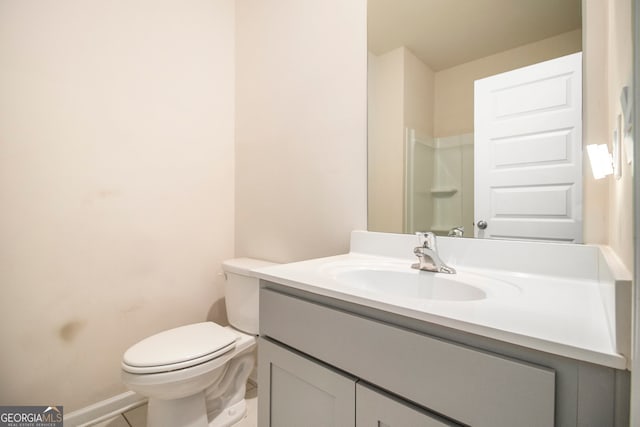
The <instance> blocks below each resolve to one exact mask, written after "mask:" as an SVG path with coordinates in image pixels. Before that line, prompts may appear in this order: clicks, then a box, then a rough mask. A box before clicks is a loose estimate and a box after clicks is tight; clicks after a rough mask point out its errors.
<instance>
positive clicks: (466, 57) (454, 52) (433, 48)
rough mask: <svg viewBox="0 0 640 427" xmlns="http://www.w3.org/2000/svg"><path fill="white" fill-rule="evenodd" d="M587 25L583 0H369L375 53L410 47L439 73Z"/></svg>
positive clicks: (372, 41)
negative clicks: (498, 23) (582, 12)
mask: <svg viewBox="0 0 640 427" xmlns="http://www.w3.org/2000/svg"><path fill="white" fill-rule="evenodd" d="M452 6H453V7H452ZM496 19H499V20H500V21H502V22H501V24H500V25H496ZM581 26H582V21H581V0H535V1H527V0H368V44H369V50H370V51H371V52H373V53H374V54H376V55H380V54H382V53H385V52H388V51H390V50H392V49H395V48H396V47H399V46H403V45H404V46H406V47H407V48H409V50H411V51H412V52H413V53H414V54H415V55H416V56H418V57H419V58H420V59H421V60H422V61H423V62H424V63H425V64H427V65H429V67H430V68H431V69H432V70H433V71H439V70H443V69H446V68H450V67H453V66H455V65H458V64H462V63H465V62H469V61H473V60H475V59H478V58H482V57H485V56H488V55H491V54H494V53H497V52H502V51H505V50H507V49H512V48H514V47H518V46H521V45H524V44H527V43H532V42H534V41H538V40H541V39H545V38H548V37H553V36H555V35H558V34H561V33H565V32H567V31H572V30H576V29H578V28H580V27H581ZM479 34H481V35H482V37H478V35H479Z"/></svg>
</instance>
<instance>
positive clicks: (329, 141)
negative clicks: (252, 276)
mask: <svg viewBox="0 0 640 427" xmlns="http://www.w3.org/2000/svg"><path fill="white" fill-rule="evenodd" d="M236 6H237V8H236V13H237V28H236V57H237V62H236V69H237V80H236V101H237V111H236V228H235V230H236V234H235V236H236V254H237V255H242V256H251V257H258V258H264V259H268V260H272V261H280V262H282V261H293V260H301V259H306V258H313V257H318V256H323V255H330V254H336V253H341V252H345V251H347V250H348V247H349V233H350V231H351V230H353V229H364V228H365V227H366V221H367V220H366V210H367V206H366V194H367V187H366V185H367V183H366V180H367V165H366V160H367V152H366V144H367V141H366V129H367V122H366V120H367V104H366V97H367V83H366V82H367V78H366V75H367V74H366V73H367V51H366V31H367V30H366V1H365V0H354V1H346V2H345V1H342V0H327V1H311V0H306V1H301V0H272V1H268V2H265V1H262V0H238V1H237V2H236Z"/></svg>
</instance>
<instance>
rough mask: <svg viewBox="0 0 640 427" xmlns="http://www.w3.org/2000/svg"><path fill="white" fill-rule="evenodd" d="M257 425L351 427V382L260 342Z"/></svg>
mask: <svg viewBox="0 0 640 427" xmlns="http://www.w3.org/2000/svg"><path fill="white" fill-rule="evenodd" d="M258 383H259V384H260V386H259V387H258V424H259V425H260V426H263V427H300V426H305V427H316V426H317V427H332V426H335V427H352V426H353V425H354V422H355V379H354V378H352V377H348V376H345V375H343V374H341V373H338V372H337V371H335V370H333V369H331V368H329V367H326V366H324V365H321V364H319V363H316V362H314V361H312V360H311V359H308V358H306V357H304V356H302V355H300V354H298V353H294V352H293V351H290V350H288V349H285V348H283V347H281V346H279V345H277V344H274V343H272V342H270V341H268V340H266V339H264V338H260V339H259V345H258Z"/></svg>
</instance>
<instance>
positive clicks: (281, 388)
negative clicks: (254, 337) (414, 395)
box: [258, 338, 456, 427]
mask: <svg viewBox="0 0 640 427" xmlns="http://www.w3.org/2000/svg"><path fill="white" fill-rule="evenodd" d="M259 347H260V363H259V366H260V384H261V388H260V390H261V391H262V390H269V393H263V394H262V395H261V396H260V399H259V400H258V401H259V404H260V408H259V411H260V414H259V419H260V423H259V424H260V425H261V426H274V427H275V426H280V427H287V426H291V427H296V426H305V427H316V426H317V427H332V426H335V427H353V426H355V427H379V426H388V427H402V426H424V427H451V426H456V424H453V423H450V422H447V421H444V420H439V419H438V417H436V416H435V415H431V414H429V413H427V412H426V411H423V410H421V409H419V408H417V407H414V406H411V405H409V404H408V403H406V402H403V401H402V400H400V399H397V398H394V397H392V396H390V395H388V394H386V393H384V392H382V391H380V390H377V389H376V388H375V387H373V386H371V385H367V384H363V383H360V382H359V381H358V379H357V378H355V377H353V376H350V375H347V374H344V373H341V372H338V371H336V370H335V369H333V368H331V367H329V366H326V365H323V364H322V363H320V362H318V361H314V360H312V359H310V358H308V357H305V356H304V355H301V354H299V353H297V352H296V351H294V350H291V349H287V348H285V347H282V346H280V345H278V344H275V343H272V342H271V341H269V340H268V339H265V338H260V344H259Z"/></svg>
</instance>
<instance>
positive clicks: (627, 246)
mask: <svg viewBox="0 0 640 427" xmlns="http://www.w3.org/2000/svg"><path fill="white" fill-rule="evenodd" d="M583 26H584V27H585V34H586V37H585V40H584V43H585V56H584V88H585V89H584V98H585V100H584V117H583V119H584V141H583V145H588V144H604V143H606V144H608V145H609V149H610V151H611V145H612V135H613V130H614V129H615V128H616V124H617V123H616V121H617V116H618V114H621V105H620V91H621V89H622V87H623V86H631V83H632V72H633V68H632V67H633V65H632V27H631V1H630V0H607V1H606V2H591V1H586V0H585V1H583ZM623 151H624V150H623ZM623 160H626V156H625V155H624V153H623ZM583 164H584V165H585V168H584V210H585V217H584V219H585V225H584V231H585V242H587V243H601V244H607V245H609V246H611V247H612V248H613V250H614V251H615V252H616V253H617V254H618V256H619V257H620V259H621V261H622V262H623V263H624V264H625V266H626V267H627V269H629V271H633V239H632V236H633V207H632V203H633V197H632V180H633V177H632V175H631V173H632V171H631V167H630V166H629V165H628V164H626V161H623V165H622V178H621V179H620V180H616V179H615V178H614V177H612V176H610V177H607V178H605V179H601V180H598V181H596V180H594V179H593V177H592V175H591V170H590V168H589V162H588V161H587V157H586V155H585V157H584V161H583Z"/></svg>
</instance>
